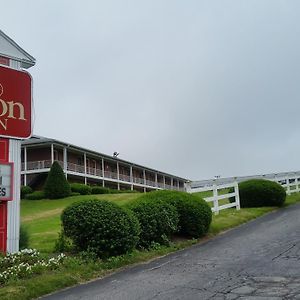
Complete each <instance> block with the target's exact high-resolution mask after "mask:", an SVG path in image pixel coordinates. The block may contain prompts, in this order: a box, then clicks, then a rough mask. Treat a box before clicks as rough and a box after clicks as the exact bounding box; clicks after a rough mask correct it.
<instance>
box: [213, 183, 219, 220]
mask: <svg viewBox="0 0 300 300" xmlns="http://www.w3.org/2000/svg"><path fill="white" fill-rule="evenodd" d="M213 197H214V211H215V214H216V215H218V214H219V203H218V187H217V183H216V180H214V183H213Z"/></svg>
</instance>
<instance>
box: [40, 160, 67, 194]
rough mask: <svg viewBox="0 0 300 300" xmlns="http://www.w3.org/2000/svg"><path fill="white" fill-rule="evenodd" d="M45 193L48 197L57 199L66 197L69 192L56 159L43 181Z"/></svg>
mask: <svg viewBox="0 0 300 300" xmlns="http://www.w3.org/2000/svg"><path fill="white" fill-rule="evenodd" d="M44 190H45V195H46V197H47V198H49V199H59V198H64V197H68V196H70V194H71V188H70V184H69V183H68V181H67V179H66V176H65V174H64V171H63V169H62V168H61V166H60V165H59V163H58V162H57V161H55V162H54V163H53V164H52V167H51V169H50V171H49V173H48V176H47V179H46V183H45V187H44Z"/></svg>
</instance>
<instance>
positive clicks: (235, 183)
mask: <svg viewBox="0 0 300 300" xmlns="http://www.w3.org/2000/svg"><path fill="white" fill-rule="evenodd" d="M234 180H235V181H234V192H235V203H236V209H237V210H240V209H241V205H240V194H239V184H238V182H237V178H236V177H235V178H234Z"/></svg>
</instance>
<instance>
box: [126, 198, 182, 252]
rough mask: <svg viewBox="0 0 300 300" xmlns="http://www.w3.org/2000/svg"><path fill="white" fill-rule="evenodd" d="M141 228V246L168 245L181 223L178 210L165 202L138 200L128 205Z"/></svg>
mask: <svg viewBox="0 0 300 300" xmlns="http://www.w3.org/2000/svg"><path fill="white" fill-rule="evenodd" d="M128 207H129V209H130V210H132V211H133V213H134V214H135V216H136V217H137V218H138V220H139V223H140V226H141V234H140V241H139V246H141V247H145V248H148V247H151V244H153V243H159V244H168V243H169V239H170V237H171V235H172V234H173V233H174V232H176V231H177V226H178V222H179V218H178V213H177V211H176V208H175V207H174V206H172V205H171V204H168V203H167V202H164V201H151V200H150V201H149V200H148V199H137V201H135V202H133V203H131V204H129V205H128Z"/></svg>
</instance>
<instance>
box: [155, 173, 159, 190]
mask: <svg viewBox="0 0 300 300" xmlns="http://www.w3.org/2000/svg"><path fill="white" fill-rule="evenodd" d="M155 187H156V189H157V188H158V182H157V173H156V172H155Z"/></svg>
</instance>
